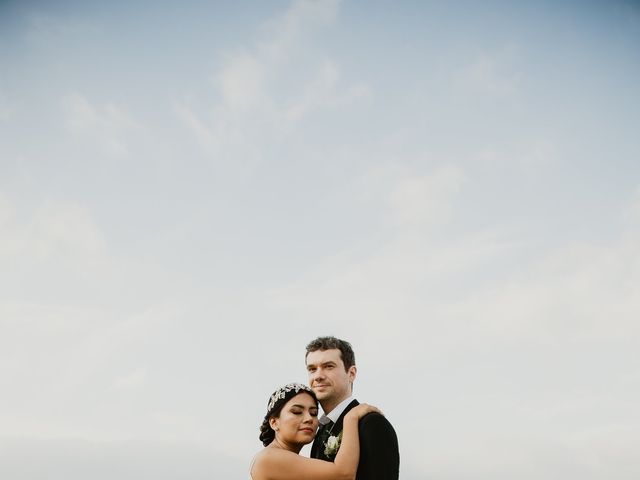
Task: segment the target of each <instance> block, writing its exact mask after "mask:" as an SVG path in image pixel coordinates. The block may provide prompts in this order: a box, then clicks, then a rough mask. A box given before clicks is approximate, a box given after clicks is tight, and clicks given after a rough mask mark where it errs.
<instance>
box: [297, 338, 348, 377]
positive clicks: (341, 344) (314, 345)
mask: <svg viewBox="0 0 640 480" xmlns="http://www.w3.org/2000/svg"><path fill="white" fill-rule="evenodd" d="M334 348H335V349H337V350H340V356H341V357H342V363H344V369H345V370H347V371H348V370H349V368H351V367H352V366H354V365H355V364H356V355H355V353H353V348H351V344H350V343H349V342H347V341H346V340H340V339H339V338H336V337H318V338H316V339H315V340H312V341H311V342H309V345H307V353H306V354H305V356H304V358H305V360H306V359H307V356H308V355H309V353H311V352H315V351H316V350H333V349H334Z"/></svg>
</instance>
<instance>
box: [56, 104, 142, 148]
mask: <svg viewBox="0 0 640 480" xmlns="http://www.w3.org/2000/svg"><path fill="white" fill-rule="evenodd" d="M62 109H63V113H64V115H65V126H66V128H67V130H68V131H69V132H70V133H71V134H73V135H74V136H76V137H78V138H83V139H87V140H88V141H90V142H92V144H93V146H94V148H95V146H96V144H97V145H98V146H101V147H102V149H104V151H105V152H106V153H107V154H109V155H115V156H126V155H128V154H129V148H128V145H127V135H128V134H129V133H130V132H132V131H135V130H136V129H137V128H139V126H138V124H137V123H136V122H135V121H134V120H133V119H132V118H131V116H130V115H129V114H128V113H127V112H126V111H125V110H124V109H122V108H120V107H118V106H116V105H113V104H107V105H105V106H103V107H98V106H95V105H93V104H92V103H91V102H90V101H89V100H88V99H87V98H86V97H85V96H83V95H82V94H80V93H71V94H68V95H66V96H65V97H63V99H62Z"/></svg>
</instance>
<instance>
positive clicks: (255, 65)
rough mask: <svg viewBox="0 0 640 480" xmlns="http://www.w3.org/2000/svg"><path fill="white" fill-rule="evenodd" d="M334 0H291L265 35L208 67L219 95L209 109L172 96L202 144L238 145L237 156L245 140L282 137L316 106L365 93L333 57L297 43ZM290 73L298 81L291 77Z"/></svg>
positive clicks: (335, 105) (330, 12)
mask: <svg viewBox="0 0 640 480" xmlns="http://www.w3.org/2000/svg"><path fill="white" fill-rule="evenodd" d="M339 3H340V2H337V1H327V2H317V1H312V0H301V1H296V2H294V3H293V4H292V5H291V7H290V8H289V9H288V10H287V11H286V12H285V13H284V15H282V16H281V17H279V18H277V19H275V20H272V21H271V22H269V23H267V24H266V25H265V27H264V29H263V35H265V36H266V37H267V39H266V40H264V41H260V42H256V43H255V44H254V45H252V46H250V47H246V48H241V49H239V50H238V51H236V52H233V53H228V54H227V55H226V56H225V61H224V63H223V65H222V67H221V68H220V70H219V71H218V72H216V73H215V74H214V87H215V91H216V92H217V94H218V98H219V101H218V102H217V103H215V104H214V105H212V107H211V108H210V110H209V112H210V113H204V114H203V112H202V111H201V109H198V108H195V107H193V106H190V105H188V104H186V103H185V102H177V104H176V112H177V114H178V115H179V117H180V118H182V120H183V121H184V123H185V124H186V125H187V126H189V127H190V128H191V129H192V130H193V131H194V132H195V134H196V135H197V137H198V138H199V139H200V140H201V141H202V142H203V144H204V146H205V147H206V148H207V149H209V150H210V151H212V152H220V151H221V149H223V148H230V149H236V150H234V152H236V153H239V152H240V153H239V156H242V153H241V152H246V149H247V148H248V144H251V143H253V144H254V145H256V146H257V145H260V144H261V143H263V142H265V141H267V140H266V139H267V138H281V137H282V135H286V134H287V133H288V132H290V131H291V130H292V129H295V127H296V125H298V122H300V121H301V120H302V119H304V118H305V117H307V116H309V115H312V114H313V113H315V112H320V111H324V110H331V109H339V108H341V107H344V106H346V105H349V104H351V103H352V102H354V101H358V100H360V99H363V98H366V97H368V96H369V95H371V91H370V88H369V87H368V86H366V85H365V84H355V85H350V84H347V83H346V82H344V81H342V79H341V71H340V67H339V66H338V65H337V64H336V62H335V61H333V60H331V59H329V58H326V57H325V56H324V55H322V54H319V53H311V54H309V52H308V51H304V50H303V49H301V48H300V44H301V43H304V39H305V38H308V37H309V36H311V35H313V32H314V31H315V30H317V29H318V28H319V27H321V26H324V25H326V24H328V23H331V22H332V21H333V19H334V18H335V16H336V15H337V9H338V6H339ZM294 73H295V75H292V74H294ZM291 77H294V78H297V79H299V80H298V81H296V82H295V83H292V81H291V79H290V78H291ZM258 150H259V147H258V148H256V149H255V151H254V153H257V152H258Z"/></svg>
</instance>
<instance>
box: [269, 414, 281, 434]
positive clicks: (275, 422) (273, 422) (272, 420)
mask: <svg viewBox="0 0 640 480" xmlns="http://www.w3.org/2000/svg"><path fill="white" fill-rule="evenodd" d="M278 423H280V422H278V419H277V418H275V417H271V418H270V419H269V426H270V427H271V428H272V429H273V430H274V431H276V432H277V431H278V430H279V427H278Z"/></svg>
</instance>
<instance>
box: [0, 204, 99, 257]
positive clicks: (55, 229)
mask: <svg viewBox="0 0 640 480" xmlns="http://www.w3.org/2000/svg"><path fill="white" fill-rule="evenodd" d="M0 232H1V235H0V259H2V258H3V257H4V258H5V260H8V259H9V258H10V257H13V258H15V256H19V257H23V258H28V259H30V260H40V261H43V260H47V259H52V258H55V257H60V256H63V257H65V258H67V259H70V258H74V259H76V260H78V261H82V262H85V261H88V260H90V259H96V258H98V257H100V256H102V255H103V253H104V251H105V248H106V243H105V240H104V237H103V235H102V233H101V232H100V230H99V228H98V226H97V225H96V223H95V222H94V220H93V218H92V216H91V213H90V211H89V210H88V209H87V208H85V207H83V206H81V205H79V204H75V203H68V202H53V201H46V202H44V203H42V204H41V205H40V206H39V207H38V208H37V209H36V210H35V211H33V212H32V215H31V216H30V218H28V219H22V218H21V217H18V216H17V215H16V209H15V206H14V205H13V204H12V203H11V201H10V200H9V199H8V198H6V197H3V196H2V195H0Z"/></svg>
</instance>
